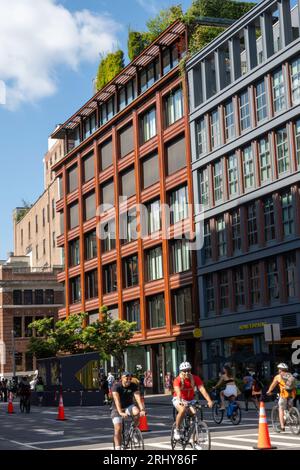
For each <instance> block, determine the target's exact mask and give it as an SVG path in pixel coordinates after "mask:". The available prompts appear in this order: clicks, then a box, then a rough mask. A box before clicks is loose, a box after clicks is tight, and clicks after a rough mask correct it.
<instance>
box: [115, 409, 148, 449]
mask: <svg viewBox="0 0 300 470" xmlns="http://www.w3.org/2000/svg"><path fill="white" fill-rule="evenodd" d="M130 421H131V422H130ZM114 448H115V443H114ZM121 449H122V450H144V438H143V436H142V433H141V431H140V430H139V428H138V427H137V426H136V425H135V422H134V419H133V418H132V417H128V418H125V419H123V420H122V443H121Z"/></svg>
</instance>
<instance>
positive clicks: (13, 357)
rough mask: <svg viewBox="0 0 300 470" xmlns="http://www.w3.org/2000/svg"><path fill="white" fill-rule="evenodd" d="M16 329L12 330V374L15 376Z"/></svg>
mask: <svg viewBox="0 0 300 470" xmlns="http://www.w3.org/2000/svg"><path fill="white" fill-rule="evenodd" d="M15 334H16V333H15V330H11V339H12V375H13V378H15V376H16V355H15Z"/></svg>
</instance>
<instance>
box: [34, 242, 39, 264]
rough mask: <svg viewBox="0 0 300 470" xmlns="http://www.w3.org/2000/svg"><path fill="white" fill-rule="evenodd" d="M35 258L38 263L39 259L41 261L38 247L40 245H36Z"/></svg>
mask: <svg viewBox="0 0 300 470" xmlns="http://www.w3.org/2000/svg"><path fill="white" fill-rule="evenodd" d="M35 258H36V261H38V259H39V247H38V245H36V247H35Z"/></svg>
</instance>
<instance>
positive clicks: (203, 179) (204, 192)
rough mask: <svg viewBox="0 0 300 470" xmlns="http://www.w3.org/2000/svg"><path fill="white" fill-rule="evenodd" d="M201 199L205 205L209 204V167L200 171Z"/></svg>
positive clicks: (201, 202)
mask: <svg viewBox="0 0 300 470" xmlns="http://www.w3.org/2000/svg"><path fill="white" fill-rule="evenodd" d="M199 189H200V194H199V200H200V204H202V205H203V206H208V204H209V179H208V168H207V167H206V168H204V169H202V170H200V171H199Z"/></svg>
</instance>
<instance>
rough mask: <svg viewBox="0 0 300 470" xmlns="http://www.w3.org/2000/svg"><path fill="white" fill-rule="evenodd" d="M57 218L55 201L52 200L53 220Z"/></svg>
mask: <svg viewBox="0 0 300 470" xmlns="http://www.w3.org/2000/svg"><path fill="white" fill-rule="evenodd" d="M54 218H55V199H52V219H54Z"/></svg>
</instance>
